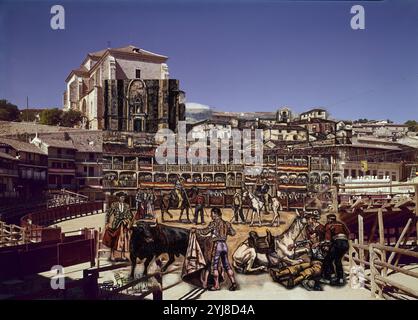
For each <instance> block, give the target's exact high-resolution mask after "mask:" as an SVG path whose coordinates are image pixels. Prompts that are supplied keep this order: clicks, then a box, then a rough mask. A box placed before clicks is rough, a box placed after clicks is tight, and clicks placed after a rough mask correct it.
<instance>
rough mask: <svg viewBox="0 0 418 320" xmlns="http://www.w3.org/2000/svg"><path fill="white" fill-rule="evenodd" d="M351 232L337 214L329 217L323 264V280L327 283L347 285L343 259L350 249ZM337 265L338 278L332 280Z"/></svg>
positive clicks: (326, 227) (326, 226)
mask: <svg viewBox="0 0 418 320" xmlns="http://www.w3.org/2000/svg"><path fill="white" fill-rule="evenodd" d="M349 235H350V231H349V230H348V228H347V226H346V225H345V224H344V223H342V222H340V221H337V217H336V215H335V214H329V215H327V224H326V225H325V248H326V252H327V253H326V255H325V259H324V264H323V276H322V277H323V279H324V281H325V283H330V284H333V285H339V286H342V285H344V284H345V278H344V271H343V265H342V261H341V260H342V258H343V257H344V255H345V254H346V252H347V251H348V248H349V243H348V238H349ZM333 265H335V273H336V277H334V278H331V275H332V273H333V271H334V270H333V269H334V268H333Z"/></svg>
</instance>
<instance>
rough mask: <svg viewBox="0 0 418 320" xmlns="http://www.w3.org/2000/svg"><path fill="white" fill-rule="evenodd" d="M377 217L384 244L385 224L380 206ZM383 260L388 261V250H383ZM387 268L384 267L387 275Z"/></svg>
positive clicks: (380, 240)
mask: <svg viewBox="0 0 418 320" xmlns="http://www.w3.org/2000/svg"><path fill="white" fill-rule="evenodd" d="M377 219H378V222H379V244H380V245H382V246H384V245H385V226H384V224H383V211H382V208H379V210H378V211H377ZM382 261H383V262H386V251H385V250H382ZM387 270H388V269H387V268H386V267H385V268H383V269H382V275H383V276H386V274H387Z"/></svg>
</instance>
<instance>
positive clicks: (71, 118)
mask: <svg viewBox="0 0 418 320" xmlns="http://www.w3.org/2000/svg"><path fill="white" fill-rule="evenodd" d="M82 118H83V115H82V113H81V112H80V111H77V110H72V109H70V110H68V111H65V112H63V113H62V116H61V125H62V126H64V127H74V126H75V125H77V124H79V123H80V122H81V119H82Z"/></svg>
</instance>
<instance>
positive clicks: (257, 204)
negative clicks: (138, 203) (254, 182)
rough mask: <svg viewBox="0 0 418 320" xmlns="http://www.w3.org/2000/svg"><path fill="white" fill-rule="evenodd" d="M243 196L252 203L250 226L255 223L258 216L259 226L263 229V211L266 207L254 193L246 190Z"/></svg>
mask: <svg viewBox="0 0 418 320" xmlns="http://www.w3.org/2000/svg"><path fill="white" fill-rule="evenodd" d="M242 196H243V197H244V198H245V197H248V198H250V201H251V209H252V214H251V223H250V226H252V225H253V223H254V216H255V215H256V214H257V217H258V224H259V226H260V227H261V209H262V208H263V207H264V202H263V201H261V200H260V199H258V198H257V197H256V196H255V195H254V194H253V193H252V192H250V191H248V190H245V191H244V193H243V194H242Z"/></svg>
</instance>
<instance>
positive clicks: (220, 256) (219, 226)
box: [192, 208, 238, 291]
mask: <svg viewBox="0 0 418 320" xmlns="http://www.w3.org/2000/svg"><path fill="white" fill-rule="evenodd" d="M211 217H212V222H211V223H210V224H209V225H208V226H207V227H206V228H203V229H199V230H196V229H195V228H193V229H192V232H196V233H197V234H198V235H200V236H204V235H209V234H210V235H211V240H212V242H213V244H214V246H213V253H212V260H211V273H212V275H213V279H214V285H213V287H211V288H210V289H209V290H212V291H214V290H219V289H220V285H219V269H218V267H219V260H221V261H222V266H223V268H224V270H225V271H226V272H227V274H228V277H229V280H230V281H231V286H230V287H229V290H231V291H235V290H236V289H237V287H238V286H237V283H236V281H235V275H234V271H233V270H232V268H231V265H230V263H229V260H228V246H227V244H226V240H227V238H228V236H234V235H235V233H236V232H235V230H234V229H233V228H232V225H231V224H230V223H229V222H227V221H225V220H223V219H222V212H221V210H220V209H219V208H213V209H212V210H211ZM205 281H207V277H206V280H205ZM205 286H206V284H205V283H204V287H205Z"/></svg>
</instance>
